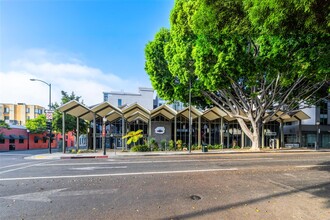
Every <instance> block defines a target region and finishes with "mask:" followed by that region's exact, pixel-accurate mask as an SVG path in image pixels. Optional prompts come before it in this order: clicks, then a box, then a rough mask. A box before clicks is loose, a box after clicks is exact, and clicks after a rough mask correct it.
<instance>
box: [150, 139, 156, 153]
mask: <svg viewBox="0 0 330 220" xmlns="http://www.w3.org/2000/svg"><path fill="white" fill-rule="evenodd" d="M149 146H150V148H151V150H154V149H157V150H158V143H157V141H156V139H155V138H150V139H149Z"/></svg>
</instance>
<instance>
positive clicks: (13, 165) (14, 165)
mask: <svg viewBox="0 0 330 220" xmlns="http://www.w3.org/2000/svg"><path fill="white" fill-rule="evenodd" d="M32 163H33V162H27V163H16V164H12V165H8V166H3V167H0V169H4V168H9V167H16V166H20V165H25V164H32Z"/></svg>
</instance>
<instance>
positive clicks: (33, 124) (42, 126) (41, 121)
mask: <svg viewBox="0 0 330 220" xmlns="http://www.w3.org/2000/svg"><path fill="white" fill-rule="evenodd" d="M25 127H26V128H27V129H29V130H30V132H31V133H33V134H41V133H44V132H45V131H47V125H46V115H44V114H43V115H39V116H38V117H36V118H34V119H30V120H28V121H27V122H26V124H25Z"/></svg>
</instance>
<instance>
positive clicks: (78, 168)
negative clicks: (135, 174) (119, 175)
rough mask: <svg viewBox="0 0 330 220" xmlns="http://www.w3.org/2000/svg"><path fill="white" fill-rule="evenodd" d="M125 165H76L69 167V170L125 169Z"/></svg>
mask: <svg viewBox="0 0 330 220" xmlns="http://www.w3.org/2000/svg"><path fill="white" fill-rule="evenodd" d="M126 168H127V166H118V167H76V168H69V170H104V169H126Z"/></svg>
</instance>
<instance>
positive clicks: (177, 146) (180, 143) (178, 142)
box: [176, 139, 183, 150]
mask: <svg viewBox="0 0 330 220" xmlns="http://www.w3.org/2000/svg"><path fill="white" fill-rule="evenodd" d="M182 147H183V146H182V140H180V139H179V140H177V141H176V148H177V149H178V150H182Z"/></svg>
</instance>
